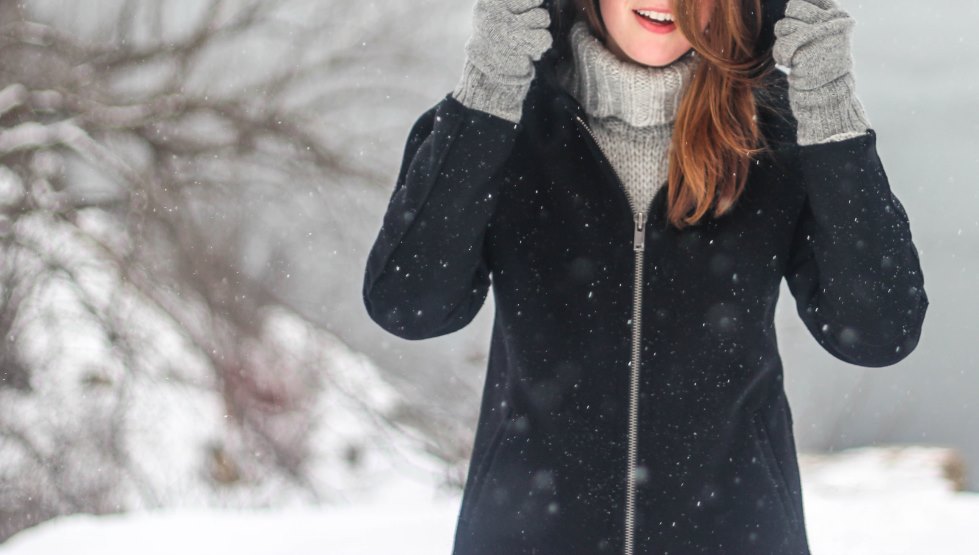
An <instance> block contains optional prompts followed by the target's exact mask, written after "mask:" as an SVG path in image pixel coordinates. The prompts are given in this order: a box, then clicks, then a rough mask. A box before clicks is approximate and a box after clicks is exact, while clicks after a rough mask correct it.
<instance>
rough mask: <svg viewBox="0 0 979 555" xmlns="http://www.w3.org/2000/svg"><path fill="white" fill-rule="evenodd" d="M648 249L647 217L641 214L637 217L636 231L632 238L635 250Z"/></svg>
mask: <svg viewBox="0 0 979 555" xmlns="http://www.w3.org/2000/svg"><path fill="white" fill-rule="evenodd" d="M645 247H646V215H645V214H643V213H639V215H637V216H636V229H635V233H634V234H633V236H632V248H633V250H637V251H641V250H643V249H644V248H645Z"/></svg>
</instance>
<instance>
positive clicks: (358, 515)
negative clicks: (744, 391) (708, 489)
mask: <svg viewBox="0 0 979 555" xmlns="http://www.w3.org/2000/svg"><path fill="white" fill-rule="evenodd" d="M947 456H948V452H947V451H945V450H942V449H928V448H864V449H853V450H848V451H843V452H840V453H837V454H835V455H821V456H816V455H811V456H809V455H804V456H803V460H802V468H803V481H804V499H805V511H806V517H807V527H808V528H807V529H808V532H809V536H810V543H811V546H812V551H813V553H814V554H815V555H931V554H936V553H940V554H942V555H975V554H976V553H979V539H977V536H976V533H975V526H976V524H979V493H974V492H956V491H953V487H952V482H950V481H949V480H948V479H947V478H946V477H945V476H944V475H943V474H942V469H943V464H944V461H947ZM381 489H382V490H383V492H384V493H383V494H381V495H375V496H373V497H371V498H366V500H365V501H362V502H357V503H353V504H350V505H347V506H343V507H335V508H301V507H297V508H291V509H277V510H274V511H260V510H249V511H228V510H221V511H216V510H193V509H182V510H177V511H166V512H134V513H129V514H124V515H114V516H98V517H97V516H89V515H73V516H68V517H63V518H60V519H56V520H53V521H49V522H47V523H44V524H41V525H39V526H36V527H34V528H32V529H28V530H25V531H23V532H21V533H20V534H18V535H16V536H14V537H13V538H11V539H10V540H9V541H8V542H7V543H6V544H5V545H4V546H3V547H0V555H64V554H67V553H71V554H75V555H87V554H93V555H94V554H98V555H130V554H132V553H140V555H164V554H165V555H171V554H173V553H182V554H198V553H199V554H214V553H234V554H235V555H279V554H281V555H324V554H329V555H390V554H394V553H397V554H398V555H438V554H444V555H448V554H449V553H450V552H451V549H452V538H453V534H454V531H455V519H456V516H457V512H458V509H459V501H460V499H459V497H458V496H457V495H452V494H441V493H436V490H434V489H433V488H432V487H431V486H430V485H429V484H425V483H423V482H421V481H418V480H417V479H415V478H411V479H408V478H402V477H398V476H392V477H391V479H390V481H389V482H388V483H386V484H385V485H384V487H383V488H381Z"/></svg>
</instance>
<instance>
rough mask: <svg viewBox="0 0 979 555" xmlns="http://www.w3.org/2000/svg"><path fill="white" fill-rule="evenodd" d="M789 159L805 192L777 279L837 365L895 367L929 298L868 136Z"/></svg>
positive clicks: (873, 139)
mask: <svg viewBox="0 0 979 555" xmlns="http://www.w3.org/2000/svg"><path fill="white" fill-rule="evenodd" d="M797 153H798V162H799V171H800V172H801V178H802V180H803V181H804V184H805V189H806V193H807V196H806V202H805V203H804V206H803V210H802V216H801V217H800V219H799V223H798V226H797V229H796V233H795V236H794V239H793V243H792V247H791V254H790V256H789V261H788V263H787V265H786V274H785V278H786V281H787V282H788V285H789V289H790V291H791V292H792V295H793V297H794V298H795V301H796V308H797V311H798V313H799V316H800V317H801V318H802V321H803V322H804V323H805V325H806V327H807V328H808V329H809V332H810V333H811V334H812V335H813V337H815V339H816V341H818V342H819V344H820V345H822V346H823V348H825V349H826V350H827V351H829V352H830V353H831V354H832V355H833V356H835V357H837V358H839V359H841V360H843V361H846V362H849V363H851V364H856V365H859V366H868V367H881V366H889V365H892V364H896V363H897V362H899V361H900V360H902V359H903V358H905V357H906V356H908V354H910V353H911V351H912V350H914V348H915V347H916V346H917V344H918V339H919V337H920V334H921V328H922V324H923V322H924V318H925V312H926V311H927V308H928V296H927V294H926V293H925V288H924V276H923V274H922V271H921V264H920V261H919V258H918V250H917V248H916V247H915V245H914V243H913V241H912V239H911V229H910V226H909V222H908V215H907V213H906V212H905V210H904V207H903V206H902V204H901V202H900V201H899V200H898V198H897V197H896V196H895V195H894V193H893V192H892V191H891V189H890V184H889V182H888V179H887V175H886V174H885V172H884V168H883V166H882V164H881V161H880V158H879V156H878V153H877V135H876V132H875V131H874V130H873V129H870V130H868V132H867V133H866V134H864V135H861V136H859V137H855V138H851V139H847V140H843V141H837V142H830V143H822V144H815V145H807V146H800V147H799V148H798V151H797Z"/></svg>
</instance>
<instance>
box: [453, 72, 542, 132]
mask: <svg viewBox="0 0 979 555" xmlns="http://www.w3.org/2000/svg"><path fill="white" fill-rule="evenodd" d="M533 75H534V72H533V69H532V70H531V73H530V75H529V76H528V77H526V78H522V79H516V80H511V81H510V82H505V81H502V80H500V79H498V78H494V77H492V76H490V75H488V74H487V73H486V72H484V71H483V70H481V69H479V67H477V66H476V65H475V64H474V63H472V61H471V60H470V59H469V58H468V57H467V58H466V61H465V63H464V65H463V68H462V77H460V78H459V82H458V83H456V86H455V88H454V89H453V91H452V96H453V97H454V98H455V99H456V100H458V101H459V102H461V103H462V104H463V105H465V106H467V107H469V108H473V109H475V110H480V111H483V112H486V113H489V114H492V115H494V116H497V117H500V118H503V119H505V120H509V121H512V122H514V123H517V122H519V121H520V119H521V117H522V116H523V104H524V99H525V98H526V97H527V91H528V90H530V83H531V80H532V79H533Z"/></svg>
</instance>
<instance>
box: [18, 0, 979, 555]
mask: <svg viewBox="0 0 979 555" xmlns="http://www.w3.org/2000/svg"><path fill="white" fill-rule="evenodd" d="M840 4H841V5H843V7H844V8H846V9H847V10H848V11H849V12H850V13H851V14H852V15H853V16H854V18H855V19H856V20H857V27H856V29H855V33H854V57H855V61H856V71H855V76H856V79H857V87H858V92H859V95H860V98H861V100H862V102H863V103H864V106H865V107H866V109H867V112H868V114H869V117H870V119H871V122H872V123H873V127H874V128H875V130H876V131H877V133H878V149H879V153H880V156H881V159H882V160H883V162H884V165H885V168H886V169H887V172H888V176H889V178H890V183H891V187H892V189H893V190H894V192H895V194H896V195H897V196H898V197H899V198H900V199H901V201H902V203H903V205H904V206H905V207H906V209H907V211H908V214H909V217H910V219H911V227H912V233H913V236H914V239H915V243H916V245H917V246H918V248H919V254H920V257H921V262H922V265H923V267H924V273H925V284H926V290H927V292H928V295H929V299H930V307H929V312H928V317H927V319H926V322H925V326H924V331H923V333H922V338H921V341H920V344H919V345H918V347H917V349H916V351H915V352H914V353H912V354H911V355H910V356H909V357H908V358H906V359H905V360H903V361H902V362H900V363H899V364H897V365H894V366H890V367H886V368H861V367H857V366H852V365H847V364H845V363H843V362H841V361H839V360H837V359H835V358H833V357H832V356H831V355H829V354H828V353H827V352H825V351H823V350H822V349H821V348H820V347H819V345H818V344H817V343H816V342H815V340H814V339H813V338H812V337H811V336H810V335H809V334H808V332H807V330H806V329H805V327H804V326H803V325H802V323H801V321H800V320H799V319H798V316H797V315H796V314H795V312H794V306H793V304H792V299H791V296H790V294H789V292H788V288H787V287H786V286H785V284H784V283H783V285H782V296H781V300H780V303H779V307H778V313H777V323H778V334H779V345H780V350H781V353H782V358H783V363H784V366H785V380H786V388H787V390H788V393H789V398H790V402H791V404H792V409H793V415H794V418H795V432H796V438H797V442H798V447H799V449H800V451H802V452H803V453H804V455H805V456H804V457H803V474H804V481H805V482H806V487H805V488H804V494H805V495H804V497H805V498H806V511H807V518H808V520H809V522H808V525H809V528H810V535H811V536H812V545H813V548H814V551H815V550H819V551H818V552H821V553H834V554H842V553H861V554H872V553H900V554H905V553H907V554H910V553H934V552H941V553H977V552H979V537H976V534H975V532H973V531H971V529H972V527H974V524H975V523H976V522H979V497H977V496H976V493H977V492H979V401H977V396H979V371H977V370H979V318H977V317H976V312H977V311H979V289H976V288H975V283H976V276H979V214H977V211H979V188H977V187H976V185H975V182H976V180H977V178H979V154H977V152H979V141H977V140H976V137H977V136H979V108H977V101H979V71H977V70H979V63H977V62H976V60H977V59H979V35H976V33H975V32H974V31H975V29H974V27H975V24H976V22H977V21H979V4H977V3H975V2H961V1H958V0H939V1H936V2H929V3H924V4H922V3H920V2H912V1H911V0H891V1H889V2H886V3H883V2H856V1H852V0H850V1H846V0H841V1H840ZM471 9H472V1H471V0H467V1H464V2H459V1H450V0H413V1H412V2H394V1H392V0H383V1H376V2H370V1H361V2H350V1H346V0H319V1H314V0H265V1H256V0H238V1H220V0H160V1H148V0H147V1H126V0H93V1H90V2H84V3H82V2H72V1H66V0H26V1H23V0H22V1H16V2H15V1H8V0H0V52H2V55H0V338H2V343H0V553H5V554H14V553H16V554H23V553H64V552H65V551H64V549H66V548H67V547H68V546H70V548H71V549H72V552H74V553H88V552H93V553H94V552H98V553H116V552H118V553H123V552H125V553H128V552H130V551H131V550H132V549H133V548H134V546H135V545H139V549H141V550H142V551H144V552H145V551H146V549H147V548H148V547H147V546H148V545H149V546H150V547H151V548H157V549H160V550H161V551H160V552H161V553H162V552H172V551H173V550H175V549H181V550H183V551H184V552H188V553H204V552H206V551H213V550H215V549H221V551H224V552H232V550H233V551H234V552H236V553H251V552H254V553H306V552H309V553H313V552H314V551H315V552H317V553H324V552H327V553H364V554H367V553H390V552H394V551H395V550H396V551H397V552H398V553H429V554H430V553H437V552H442V553H449V551H450V549H451V540H452V534H453V530H454V525H455V517H456V513H457V511H458V506H459V505H458V504H459V497H458V496H459V494H460V492H461V487H462V484H463V480H464V478H465V475H466V465H467V463H468V457H469V454H470V451H471V444H472V436H473V432H474V429H475V423H476V416H477V411H478V408H479V396H480V393H481V390H482V386H483V380H484V378H485V366H486V355H487V351H488V347H489V334H490V327H491V324H492V319H493V299H492V293H491V295H490V297H489V298H488V299H487V301H486V304H485V305H484V307H483V310H482V312H481V313H480V315H479V316H478V317H477V319H476V320H475V321H473V322H472V324H471V325H469V326H468V327H467V328H465V329H463V330H461V331H459V332H457V333H455V334H451V335H449V336H444V337H441V338H436V339H430V340H427V341H423V342H411V341H405V340H402V339H399V338H397V337H395V336H392V335H389V334H387V333H386V332H384V331H383V330H381V329H380V328H379V327H377V326H376V325H375V324H374V323H373V322H372V321H371V320H370V319H369V318H368V317H367V314H366V312H365V310H364V308H363V304H362V299H361V290H360V288H361V284H362V279H363V268H364V262H365V259H366V255H367V252H368V249H369V248H370V246H371V244H372V243H373V241H374V239H375V237H376V234H377V231H378V228H379V226H380V221H381V216H382V215H383V213H384V210H385V208H386V204H387V200H388V198H389V196H390V193H391V190H392V187H393V185H394V180H395V177H396V172H397V170H398V165H399V163H400V160H401V153H402V150H403V148H404V141H405V139H406V138H407V133H408V130H409V128H410V126H411V124H412V123H413V122H414V121H415V119H416V118H417V117H418V116H419V115H420V114H421V113H422V112H423V111H425V110H426V109H428V108H429V107H431V106H433V105H434V104H436V103H437V102H438V101H440V100H441V99H442V98H443V97H444V96H445V95H446V94H447V93H448V92H449V91H450V90H451V89H452V87H453V86H454V84H455V83H456V80H457V79H458V77H459V74H460V72H461V69H462V64H463V45H464V43H465V40H466V38H467V37H468V35H469V29H470V28H469V25H470V17H471ZM245 509H249V510H251V512H249V513H248V514H247V516H246V515H245V513H243V512H241V513H239V512H234V513H232V512H230V510H235V511H242V510H245ZM259 511H262V512H259ZM228 515H234V516H228ZM256 515H258V516H256ZM283 515H288V517H287V518H283ZM246 519H253V520H247V523H248V524H245V522H246ZM379 531H383V532H384V533H383V534H378V532H379ZM136 537H139V538H141V540H140V543H139V544H136V543H134V541H135V538H136ZM147 538H152V541H149V542H147ZM287 540H288V541H287ZM392 541H393V542H395V543H390V542H392ZM290 542H291V543H290ZM232 548H233V549H232ZM116 550H117V551H116Z"/></svg>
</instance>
